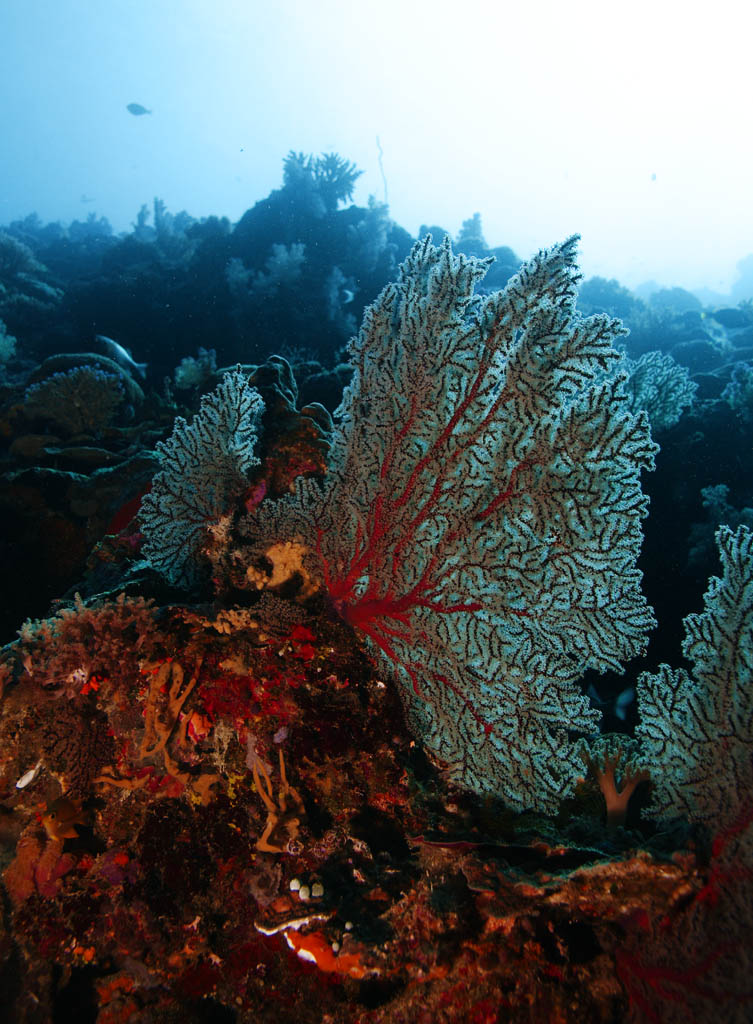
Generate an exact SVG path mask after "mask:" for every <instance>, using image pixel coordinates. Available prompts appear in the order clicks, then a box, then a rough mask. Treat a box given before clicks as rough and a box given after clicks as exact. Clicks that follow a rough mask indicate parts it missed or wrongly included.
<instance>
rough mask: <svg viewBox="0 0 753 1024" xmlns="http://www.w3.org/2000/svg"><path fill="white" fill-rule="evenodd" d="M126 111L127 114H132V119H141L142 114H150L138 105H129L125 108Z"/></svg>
mask: <svg viewBox="0 0 753 1024" xmlns="http://www.w3.org/2000/svg"><path fill="white" fill-rule="evenodd" d="M126 110H127V111H128V113H129V114H133V116H134V117H141V115H142V114H151V110H147V109H146V107H142V106H141V104H140V103H129V104H127V106H126Z"/></svg>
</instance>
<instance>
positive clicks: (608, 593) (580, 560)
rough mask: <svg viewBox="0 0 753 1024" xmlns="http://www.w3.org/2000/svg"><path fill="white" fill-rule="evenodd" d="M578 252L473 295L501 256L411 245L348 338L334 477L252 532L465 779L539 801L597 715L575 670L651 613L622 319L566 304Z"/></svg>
mask: <svg viewBox="0 0 753 1024" xmlns="http://www.w3.org/2000/svg"><path fill="white" fill-rule="evenodd" d="M576 243H577V237H573V238H570V239H568V240H567V241H565V242H564V243H562V244H561V245H557V246H555V247H553V248H552V249H549V250H546V251H542V252H540V253H539V254H538V255H537V256H536V257H534V258H533V259H531V260H530V261H529V262H528V263H527V264H524V266H523V267H522V268H521V270H520V272H519V273H518V274H517V275H516V276H515V277H514V278H512V279H511V280H510V281H509V282H508V285H507V286H506V288H505V289H504V291H501V292H496V293H494V294H490V295H479V296H477V295H475V294H474V289H475V287H476V285H478V284H479V283H480V282H481V280H482V279H483V277H484V275H485V273H486V271H487V270H488V268H489V266H490V263H491V262H492V261H491V260H488V259H477V258H475V257H467V256H464V255H454V254H453V252H452V248H451V244H450V241H449V239H448V238H446V239H445V240H444V242H443V244H442V245H440V246H438V247H437V246H434V245H433V244H432V243H431V238H430V236H427V238H426V239H425V240H424V241H422V242H419V243H417V244H416V245H415V246H414V248H413V250H412V252H411V254H410V256H409V257H408V259H407V260H406V261H405V262H404V264H403V265H402V267H401V269H400V272H399V276H398V279H397V281H396V282H394V283H392V284H390V285H388V286H387V288H385V289H384V291H383V292H382V293H381V295H380V296H379V297H378V299H377V300H376V302H375V303H374V304H373V305H372V306H371V307H369V308H368V309H367V310H366V313H365V316H364V321H363V326H362V328H361V331H360V333H359V335H358V336H357V337H356V338H354V339H353V340H352V342H351V344H350V356H351V361H352V363H353V366H354V368H355V374H354V378H353V381H352V383H351V385H350V387H349V388H347V389H346V392H345V395H344V398H343V402H342V405H341V407H340V410H339V413H340V423H339V426H338V428H337V430H336V433H335V438H334V442H333V447H332V452H331V457H330V465H329V472H328V475H327V477H326V479H325V480H324V483H323V484H322V485H320V484H319V483H318V482H315V481H313V480H299V481H298V484H297V491H296V493H295V494H294V495H292V496H291V497H290V498H283V499H281V500H280V501H278V502H265V503H263V504H262V505H261V506H260V508H259V510H258V512H257V513H256V514H255V522H254V523H253V526H251V524H249V528H252V529H253V530H254V531H255V532H256V533H257V535H259V536H261V537H262V538H267V541H268V543H269V544H270V545H274V544H280V543H281V542H295V543H298V544H303V545H305V547H306V549H307V551H308V554H307V556H306V570H307V572H308V573H309V574H310V575H311V576H312V577H313V578H314V579H316V580H317V581H318V582H319V585H320V587H322V588H323V589H324V590H325V592H326V593H327V595H328V598H329V600H330V602H331V605H332V607H333V608H334V609H335V610H336V612H337V613H338V614H339V615H340V616H341V617H342V618H343V619H344V620H345V621H346V622H348V623H350V624H351V625H352V626H354V627H355V628H356V629H357V630H359V631H360V632H361V634H362V635H364V636H365V637H366V638H367V640H368V643H369V645H370V647H371V650H372V651H373V653H374V654H375V655H376V656H377V658H378V659H379V660H380V662H381V664H382V667H383V669H384V670H385V671H388V672H392V673H393V674H394V675H396V676H397V678H398V680H399V682H400V684H401V690H402V694H403V698H404V702H405V705H406V707H407V710H408V714H409V718H410V720H411V723H412V725H413V727H414V729H415V730H416V731H417V732H418V733H419V734H420V735H421V737H422V739H423V742H424V744H425V746H426V748H427V749H428V750H429V751H430V752H431V753H432V754H433V755H434V756H435V757H436V758H437V760H438V761H439V762H440V763H441V764H442V765H443V766H445V767H446V769H447V770H448V773H449V777H450V778H451V779H452V780H453V781H454V782H455V783H457V784H459V785H460V786H462V787H465V788H469V789H472V790H475V791H476V792H480V793H484V792H489V793H494V794H497V795H499V796H502V797H503V798H504V799H505V800H506V801H507V802H508V803H510V804H511V805H513V806H515V807H518V808H526V807H532V808H536V809H538V810H541V811H554V810H555V809H556V808H557V806H558V803H559V801H560V799H561V798H562V797H563V796H565V795H566V794H567V793H568V792H570V791H571V788H572V786H573V785H574V782H575V779H576V778H577V777H578V775H579V774H580V773H581V772H582V763H581V761H580V758H579V756H578V751H577V744H576V743H575V742H574V740H575V737H576V734H581V735H582V734H587V733H589V732H593V731H594V730H595V729H596V725H597V722H598V718H599V715H598V712H596V711H594V710H592V709H591V708H590V707H589V701H588V698H587V697H586V696H584V695H582V694H581V693H580V691H579V689H578V688H577V686H576V681H577V680H578V679H579V677H580V676H581V675H582V674H583V672H584V671H586V670H587V669H596V670H599V671H605V670H612V671H619V670H620V669H621V665H622V662H623V661H624V660H625V659H627V658H630V657H632V656H634V655H636V654H639V653H641V652H642V651H643V650H644V648H645V643H646V635H647V632H648V630H649V629H650V627H651V626H652V625H653V617H652V614H651V610H650V608H649V607H648V605H647V603H646V601H645V599H644V597H643V595H642V594H641V591H640V573H639V571H638V570H637V569H636V567H635V560H636V558H637V555H638V551H639V548H640V543H641V525H640V523H641V519H642V518H643V517H644V516H645V515H646V512H647V499H646V498H645V497H644V496H643V494H642V493H641V490H640V481H639V476H640V471H641V470H642V469H646V468H652V466H653V458H654V453H655V451H656V446H655V445H654V444H653V443H652V441H651V439H650V436H649V430H648V421H647V418H646V415H645V413H640V414H639V415H637V416H634V415H632V414H631V412H630V408H629V402H628V398H627V397H626V394H625V391H624V386H623V382H624V378H623V376H621V375H619V374H618V375H611V376H609V375H606V374H605V371H607V370H609V368H610V367H611V366H612V365H613V364H614V363H615V362H616V361H617V360H618V359H619V354H618V353H617V351H616V350H615V349H614V347H613V344H612V342H613V340H614V339H615V338H616V337H618V336H619V335H620V334H622V333H624V331H623V329H622V326H621V324H620V322H619V321H616V320H613V319H611V318H610V317H608V316H605V315H599V316H593V317H589V318H588V319H584V318H582V317H580V316H579V315H578V314H577V312H576V310H575V301H576V286H577V281H578V276H579V275H578V271H577V263H576ZM270 550H271V548H270Z"/></svg>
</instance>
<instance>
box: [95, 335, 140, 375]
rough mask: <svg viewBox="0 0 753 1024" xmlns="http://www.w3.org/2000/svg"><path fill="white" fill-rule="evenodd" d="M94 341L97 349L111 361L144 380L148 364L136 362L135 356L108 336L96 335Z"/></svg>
mask: <svg viewBox="0 0 753 1024" xmlns="http://www.w3.org/2000/svg"><path fill="white" fill-rule="evenodd" d="M94 341H95V342H96V346H95V347H96V348H97V349H98V350H99V351H100V352H103V353H104V354H105V355H106V356H107V357H108V358H109V359H112V360H113V361H114V362H116V363H117V364H118V365H119V366H122V367H123V369H125V370H128V372H129V373H130V374H132V375H133V376H134V377H140V378H141V379H142V380H144V378H145V377H146V371H147V366H148V364H147V363H137V362H134V359H133V356H132V355H131V353H130V352H129V351H128V349H127V348H123V346H122V345H121V344H120V343H119V342H117V341H113V339H112V338H108V337H107V335H106V334H95V335H94Z"/></svg>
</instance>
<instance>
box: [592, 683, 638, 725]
mask: <svg viewBox="0 0 753 1024" xmlns="http://www.w3.org/2000/svg"><path fill="white" fill-rule="evenodd" d="M588 696H589V697H590V698H591V701H592V702H593V703H594V704H595V705H596V707H597V708H599V710H600V711H602V712H604V713H605V714H612V715H614V716H615V718H619V720H620V721H621V722H625V721H627V716H628V709H629V708H630V705H631V704H632V703H633V701H634V700H635V688H634V687H632V686H628V687H627V688H626V689H624V690H623V691H622V693H618V694H617V696H616V697H614V698H613V699H612V700H602V698H601V697H600V696H599V693H598V691H597V689H596V687H595V686H594V685H593V683H592V684H591V685H590V686H589V688H588Z"/></svg>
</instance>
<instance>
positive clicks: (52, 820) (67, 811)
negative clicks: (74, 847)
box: [42, 796, 85, 840]
mask: <svg viewBox="0 0 753 1024" xmlns="http://www.w3.org/2000/svg"><path fill="white" fill-rule="evenodd" d="M42 824H43V825H44V830H45V832H46V833H47V835H48V836H49V837H50V839H58V840H62V839H78V838H79V834H78V830H77V828H76V826H77V825H83V824H85V818H84V813H83V811H82V810H81V801H80V800H72V799H71V798H70V797H68V796H59V797H58V798H57V800H54V801H53V802H52V803H51V804H48V805H47V810H46V811H45V813H44V814H43V815H42Z"/></svg>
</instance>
